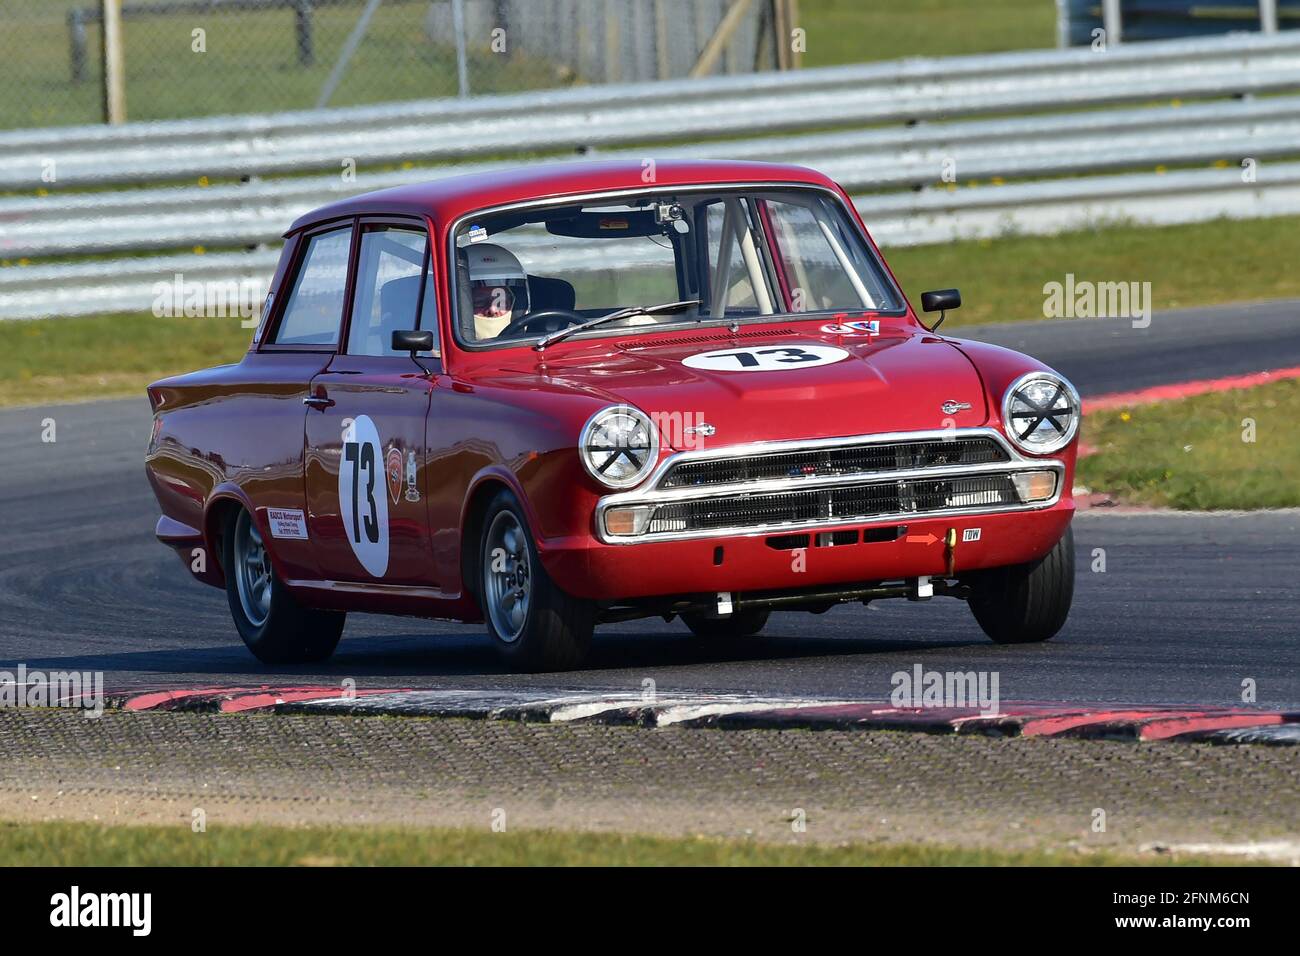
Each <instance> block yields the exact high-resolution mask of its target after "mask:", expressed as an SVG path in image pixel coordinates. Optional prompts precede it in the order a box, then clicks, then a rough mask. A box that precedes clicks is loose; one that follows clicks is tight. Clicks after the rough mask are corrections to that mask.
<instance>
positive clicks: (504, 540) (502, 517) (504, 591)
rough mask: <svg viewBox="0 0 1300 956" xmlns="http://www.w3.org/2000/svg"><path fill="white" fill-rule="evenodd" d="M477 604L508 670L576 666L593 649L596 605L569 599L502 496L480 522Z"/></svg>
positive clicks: (515, 505)
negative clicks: (545, 565) (545, 566)
mask: <svg viewBox="0 0 1300 956" xmlns="http://www.w3.org/2000/svg"><path fill="white" fill-rule="evenodd" d="M479 568H480V572H479V602H480V604H481V606H482V609H483V618H484V620H485V621H486V622H487V626H488V633H489V634H490V635H491V636H492V641H493V643H494V644H495V645H496V646H497V650H498V651H499V652H500V653H501V656H502V657H504V658H505V660H506V662H507V663H509V665H510V666H511V667H513V668H515V669H517V670H524V671H565V670H573V669H574V668H576V667H578V666H579V665H580V664H581V663H582V662H583V660H584V659H585V658H586V656H587V651H588V649H589V648H590V646H591V633H592V630H593V629H594V628H595V625H596V606H595V604H594V603H593V602H591V601H585V600H582V599H580V598H575V597H571V596H570V595H568V594H566V593H564V592H563V591H562V590H560V588H559V586H558V585H556V583H555V582H554V581H552V580H551V577H550V575H549V574H547V573H546V569H545V568H544V567H542V562H541V561H540V560H538V557H537V547H536V546H535V545H534V544H533V539H532V535H531V534H530V533H529V531H528V524H527V522H526V521H525V520H524V512H523V508H522V507H521V506H520V504H519V502H518V500H516V498H515V496H514V495H512V494H511V493H510V492H508V491H502V492H500V493H499V494H498V495H497V496H496V498H494V499H493V500H492V504H491V505H489V506H488V510H487V514H486V515H485V516H484V518H483V537H482V539H481V541H480V543H479Z"/></svg>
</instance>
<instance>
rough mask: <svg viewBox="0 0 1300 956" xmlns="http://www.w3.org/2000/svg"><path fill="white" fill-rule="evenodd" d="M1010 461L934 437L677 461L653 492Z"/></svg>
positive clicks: (989, 449)
mask: <svg viewBox="0 0 1300 956" xmlns="http://www.w3.org/2000/svg"><path fill="white" fill-rule="evenodd" d="M1010 460H1011V459H1010V456H1009V455H1008V454H1007V451H1006V449H1005V448H1003V447H1002V445H1001V444H999V443H998V442H996V441H994V440H993V439H992V438H958V439H954V440H952V441H943V440H942V439H938V438H935V439H924V440H917V441H902V442H884V443H881V444H875V445H848V446H838V447H829V448H809V449H803V450H799V451H790V452H777V453H770V454H758V455H745V456H743V457H739V458H717V459H710V460H707V461H683V462H679V463H678V464H676V465H673V466H672V467H671V468H670V469H669V470H668V472H667V474H665V475H664V477H663V479H662V480H661V481H660V482H659V485H658V487H659V488H687V487H708V486H710V485H724V484H736V483H743V482H747V481H768V480H773V479H781V478H830V477H838V476H840V475H853V474H863V473H871V472H888V471H904V470H911V469H916V468H944V467H951V466H962V465H983V464H989V463H991V462H1004V461H1010Z"/></svg>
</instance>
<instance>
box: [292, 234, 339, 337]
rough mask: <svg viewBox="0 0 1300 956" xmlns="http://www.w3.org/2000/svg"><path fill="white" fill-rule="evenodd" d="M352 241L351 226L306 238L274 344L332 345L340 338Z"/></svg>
mask: <svg viewBox="0 0 1300 956" xmlns="http://www.w3.org/2000/svg"><path fill="white" fill-rule="evenodd" d="M351 240H352V227H351V226H345V227H343V228H341V229H333V230H331V231H329V232H322V233H320V234H318V235H315V236H312V237H311V238H310V239H308V240H307V251H306V253H305V254H304V255H303V257H302V265H300V266H299V267H298V275H297V276H296V277H295V278H294V282H293V291H292V292H290V293H289V299H288V301H287V302H285V305H284V315H283V317H281V319H280V326H279V328H277V329H276V332H275V344H277V345H332V344H334V343H335V342H337V341H338V337H339V320H340V319H342V318H343V295H344V292H345V291H346V288H347V282H348V251H349V249H350V247H351V245H352V242H351Z"/></svg>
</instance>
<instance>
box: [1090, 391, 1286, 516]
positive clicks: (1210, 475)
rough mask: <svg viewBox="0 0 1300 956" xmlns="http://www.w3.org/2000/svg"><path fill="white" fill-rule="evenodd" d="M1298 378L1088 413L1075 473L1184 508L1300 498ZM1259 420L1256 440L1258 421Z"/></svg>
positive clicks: (1093, 483) (1138, 498) (1093, 484)
mask: <svg viewBox="0 0 1300 956" xmlns="http://www.w3.org/2000/svg"><path fill="white" fill-rule="evenodd" d="M1297 416H1300V381H1294V380H1292V381H1281V382H1273V383H1270V384H1268V385H1260V386H1258V387H1256V388H1248V389H1238V390H1234V391H1229V392H1218V393H1215V394H1209V395H1197V396H1195V397H1192V398H1186V399H1182V400H1179V401H1172V402H1160V403H1158V404H1155V405H1144V406H1140V407H1137V408H1131V409H1122V410H1116V411H1106V412H1095V413H1092V414H1089V415H1088V417H1087V420H1086V421H1085V422H1084V427H1083V440H1084V441H1085V442H1086V443H1087V444H1089V445H1092V446H1094V447H1095V448H1097V449H1098V451H1097V453H1096V454H1093V455H1089V456H1087V457H1086V458H1083V459H1082V460H1081V461H1080V462H1079V469H1078V477H1077V479H1076V480H1077V481H1078V482H1079V483H1081V484H1084V485H1086V486H1087V487H1088V488H1090V489H1091V490H1093V491H1105V492H1108V493H1110V494H1112V495H1116V496H1118V497H1119V498H1120V499H1121V500H1124V501H1130V502H1134V503H1140V504H1148V505H1158V506H1163V507H1170V508H1179V509H1196V510H1199V509H1211V510H1212V509H1225V508H1289V507H1297V506H1300V442H1297V441H1296V425H1295V423H1296V419H1297ZM1252 422H1253V438H1254V440H1253V441H1247V440H1245V439H1246V438H1250V437H1252V435H1251V431H1250V429H1251V423H1252Z"/></svg>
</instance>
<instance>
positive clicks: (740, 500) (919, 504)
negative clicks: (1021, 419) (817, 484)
mask: <svg viewBox="0 0 1300 956" xmlns="http://www.w3.org/2000/svg"><path fill="white" fill-rule="evenodd" d="M1019 503H1020V499H1019V497H1018V496H1017V494H1016V489H1015V485H1014V484H1012V481H1011V476H1010V475H975V476H971V477H966V478H951V479H944V480H942V481H934V480H929V479H925V480H922V479H912V480H908V481H896V482H888V483H879V484H869V485H850V486H848V487H844V488H823V489H818V490H812V491H791V492H787V493H784V494H776V495H740V496H738V497H735V498H705V499H702V500H697V501H684V502H681V503H680V504H664V505H660V506H659V507H657V508H656V509H655V511H654V515H653V516H652V517H651V519H650V526H649V528H648V529H647V531H648V533H649V534H663V533H682V532H692V531H717V530H719V529H724V528H753V527H770V526H773V525H783V524H788V523H794V524H806V523H809V522H818V523H825V524H837V523H841V522H844V521H856V520H859V519H869V518H879V517H882V516H885V515H888V516H891V517H896V516H898V515H920V514H933V513H935V512H942V511H947V510H960V509H966V508H976V507H979V508H992V507H997V506H999V505H1017V504H1019Z"/></svg>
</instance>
